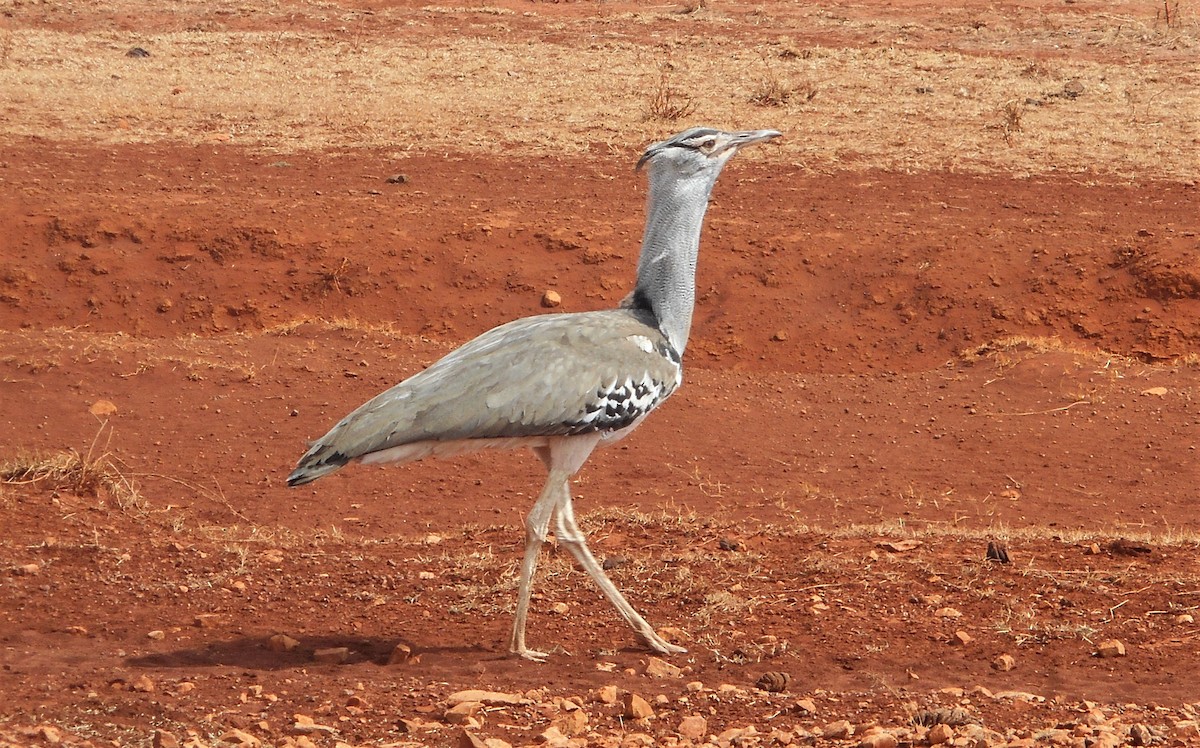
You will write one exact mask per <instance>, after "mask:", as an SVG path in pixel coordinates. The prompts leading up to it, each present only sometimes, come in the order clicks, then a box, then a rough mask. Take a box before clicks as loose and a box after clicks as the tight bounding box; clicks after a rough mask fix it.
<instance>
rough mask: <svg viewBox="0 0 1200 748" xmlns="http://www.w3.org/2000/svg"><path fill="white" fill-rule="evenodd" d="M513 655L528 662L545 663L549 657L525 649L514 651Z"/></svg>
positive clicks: (534, 650) (543, 653) (545, 654)
mask: <svg viewBox="0 0 1200 748" xmlns="http://www.w3.org/2000/svg"><path fill="white" fill-rule="evenodd" d="M513 654H515V655H516V656H518V657H520V658H522V659H525V660H529V661H530V662H545V661H546V658H547V657H549V656H550V655H549V654H547V653H545V652H539V651H537V650H536V649H529V648H527V647H521V648H520V649H514V650H513Z"/></svg>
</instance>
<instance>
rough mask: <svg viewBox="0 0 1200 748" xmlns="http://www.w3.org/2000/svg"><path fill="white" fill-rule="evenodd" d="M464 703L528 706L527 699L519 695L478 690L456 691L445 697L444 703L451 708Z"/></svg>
mask: <svg viewBox="0 0 1200 748" xmlns="http://www.w3.org/2000/svg"><path fill="white" fill-rule="evenodd" d="M464 701H478V702H479V703H480V704H484V705H486V706H514V705H518V704H528V703H529V699H527V698H525V697H524V696H522V695H521V694H519V693H504V692H503V691H484V690H481V689H478V688H469V689H467V690H465V691H456V692H455V693H452V694H450V695H449V696H447V697H446V703H447V704H450V705H451V706H453V705H454V704H461V703H463V702H464Z"/></svg>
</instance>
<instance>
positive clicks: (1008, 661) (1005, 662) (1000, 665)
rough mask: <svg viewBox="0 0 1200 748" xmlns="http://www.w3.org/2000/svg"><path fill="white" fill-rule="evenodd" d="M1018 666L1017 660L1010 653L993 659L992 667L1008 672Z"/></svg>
mask: <svg viewBox="0 0 1200 748" xmlns="http://www.w3.org/2000/svg"><path fill="white" fill-rule="evenodd" d="M1016 666H1017V660H1016V658H1014V657H1013V656H1012V655H1010V654H1002V655H1000V656H999V657H997V658H996V659H994V660H992V669H993V670H999V671H1000V672H1002V673H1007V672H1008V671H1009V670H1012V669H1013V668H1015V667H1016Z"/></svg>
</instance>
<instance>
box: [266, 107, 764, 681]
mask: <svg viewBox="0 0 1200 748" xmlns="http://www.w3.org/2000/svg"><path fill="white" fill-rule="evenodd" d="M781 134H782V133H780V132H779V131H777V130H746V131H734V132H726V131H722V130H718V129H714V128H711V127H692V128H690V129H687V130H684V131H683V132H680V133H678V134H676V135H674V136H672V137H669V138H667V139H666V140H662V141H660V142H656V143H653V144H651V145H650V146H648V147H647V148H646V149H645V151H644V152H643V154H642V156H641V158H640V159H639V160H638V162H637V166H636V167H635V171H640V170H641V169H642V168H643V167H645V169H646V172H647V174H648V181H649V192H648V196H647V201H646V224H645V230H644V233H643V236H642V245H641V254H640V256H639V259H638V264H637V279H636V283H635V285H634V288H633V291H632V292H631V293H629V295H628V296H626V297H625V298H624V300H622V301H621V303H620V304H619V305H618V306H617V307H616V308H613V309H604V310H598V311H585V312H571V313H548V314H540V315H534V316H531V317H524V318H521V319H517V320H515V321H512V322H508V323H506V324H502V325H500V326H498V327H495V328H492V329H491V330H489V331H487V332H485V333H483V334H481V335H480V336H478V337H476V338H475V339H473V340H471V341H469V342H467V343H465V344H464V345H462V346H461V347H459V348H457V349H455V350H453V351H451V352H450V353H449V354H447V355H446V356H445V357H443V358H442V359H440V360H438V361H436V362H435V363H433V364H432V365H430V366H429V367H428V368H427V369H425V370H424V371H421V372H419V373H417V374H415V375H413V376H412V377H410V378H408V379H405V380H404V381H402V382H400V383H399V384H397V385H395V386H393V387H392V388H390V389H388V390H386V391H384V392H382V393H381V394H379V395H377V396H375V397H374V398H372V399H371V400H369V401H367V402H366V403H364V404H363V405H362V406H360V407H359V408H357V409H356V410H354V411H353V412H351V413H350V414H349V415H347V416H346V417H345V418H343V419H341V420H340V421H338V422H337V424H335V425H334V426H333V428H331V429H330V430H329V432H328V433H327V434H325V435H324V436H322V437H321V438H320V439H318V440H316V441H315V442H313V443H312V444H311V445H310V447H309V449H308V451H306V452H305V453H304V455H303V456H302V457H301V458H300V460H299V462H298V463H297V465H296V467H295V469H294V470H293V471H292V473H291V474H290V475H289V476H288V479H287V484H288V485H289V486H299V485H303V484H305V483H309V482H311V481H314V480H316V479H317V478H320V477H322V476H324V475H327V474H329V473H332V472H334V471H336V470H338V469H340V468H342V467H344V466H345V465H347V464H349V463H352V462H357V463H361V464H364V465H369V464H381V463H406V462H412V461H414V460H419V459H422V458H425V457H451V456H454V455H458V454H462V453H464V452H470V451H474V450H478V449H487V448H520V447H527V448H529V449H531V450H532V451H533V452H534V453H535V454H536V455H537V456H538V457H539V458H540V459H541V461H542V463H543V464H544V465H545V468H546V472H547V477H546V482H545V485H544V487H543V488H542V490H541V493H540V494H539V495H538V498H537V500H536V501H535V502H534V504H533V508H532V509H531V510H530V512H529V514H528V516H527V517H526V519H525V551H524V557H523V560H522V562H521V569H520V577H519V580H518V585H517V602H516V609H515V612H514V616H513V629H512V635H511V637H510V640H509V650H510V652H511V653H512V654H514V655H517V656H519V657H521V658H524V659H527V660H533V661H535V662H544V661H545V660H546V659H547V658H548V657H549V655H548V654H547V653H545V652H541V651H538V650H535V649H531V648H530V647H529V646H527V644H526V639H525V626H526V620H527V617H528V614H529V602H530V596H531V594H532V585H533V578H534V574H535V572H536V569H537V563H538V556H539V553H540V550H541V547H542V545H543V544H544V543H545V542H546V538H547V535H548V533H549V530H550V525H551V522H553V523H554V536H555V538H556V540H557V541H558V543H559V544H560V545H563V546H565V547H566V548H567V550H568V551H570V553H571V554H572V556H573V557H574V558H575V560H576V561H577V562H578V564H579V565H580V566H582V567H583V569H584V570H585V571H586V572H587V573H588V575H589V576H590V577H591V578H592V579H593V580H594V581H595V582H596V584H597V585H598V586H599V587H600V590H601V591H602V592H603V593H604V595H605V597H606V598H608V600H609V602H611V603H612V605H613V606H614V607H615V608H616V610H617V612H618V613H619V614H620V615H621V617H622V618H623V619H624V620H625V621H626V622H627V623H628V624H629V625H630V626H631V627H632V628H633V630H634V631H635V632H636V633H637V635H638V636H640V637H641V639H642V641H643V642H644V643H645V644H646V646H648V647H649V648H650V649H652V650H654V651H656V652H658V653H661V654H679V653H682V652H686V650H685V649H684V648H683V647H680V646H678V645H676V644H673V643H671V642H668V641H666V640H665V639H664V638H663V637H662V636H660V635H659V634H658V633H657V632H656V631H655V630H654V628H653V627H652V626H651V625H650V624H649V623H647V622H646V619H645V618H643V617H642V616H641V615H640V614H639V613H638V612H637V611H636V610H634V608H633V606H632V605H630V604H629V602H628V601H627V600H626V599H625V596H624V595H622V594H621V592H620V590H618V589H617V587H616V585H614V584H613V582H612V581H611V580H610V579H609V578H608V575H607V574H605V572H604V569H603V567H602V566H601V565H600V564H599V563H598V562H597V561H596V558H595V556H593V555H592V552H591V550H590V549H589V548H588V545H587V540H586V538H585V537H584V534H583V533H582V532H581V531H580V529H579V526H578V525H577V524H576V521H575V513H574V509H573V507H572V500H571V488H570V481H571V479H572V477H573V476H574V475H575V474H576V473H577V472H578V471H579V470H580V468H582V467H583V465H584V463H585V462H586V461H587V459H588V457H589V456H590V455H591V454H592V451H593V450H594V449H595V448H596V447H598V446H600V445H607V444H611V443H613V442H615V441H617V440H619V439H621V438H623V437H625V436H627V435H628V434H629V433H630V432H631V431H633V430H634V429H635V428H637V426H638V425H639V424H640V423H641V422H642V421H643V420H644V419H645V418H646V416H647V415H648V414H649V413H650V412H651V411H652V410H654V409H655V408H657V407H658V406H659V405H661V404H662V403H663V401H665V400H666V399H667V398H668V397H670V395H671V394H672V393H673V392H674V391H675V390H676V388H678V387H679V385H680V383H681V381H682V375H683V354H684V350H685V349H686V347H687V343H688V337H689V334H690V331H691V324H692V312H693V308H694V305H695V290H696V262H697V256H698V254H699V249H700V234H701V228H702V225H703V220H704V214H705V212H706V210H707V208H708V204H709V198H710V196H711V194H712V190H713V185H714V184H715V183H716V180H717V176H718V175H719V174H720V173H721V170H722V168H723V167H724V166H725V164H726V163H727V162H728V161H729V159H730V158H732V157H733V155H734V154H735V153H737V152H738V151H739V150H740V149H741V148H743V147H745V146H748V145H751V144H753V143H759V142H762V141H767V140H771V139H772V138H776V137H778V136H780V135H781Z"/></svg>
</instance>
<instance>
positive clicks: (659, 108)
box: [647, 74, 696, 122]
mask: <svg viewBox="0 0 1200 748" xmlns="http://www.w3.org/2000/svg"><path fill="white" fill-rule="evenodd" d="M694 111H696V100H695V99H693V98H692V97H691V96H689V95H688V94H686V93H683V92H682V91H680V90H679V89H678V88H676V87H675V86H674V85H673V84H672V83H671V81H669V80H668V79H667V76H666V74H664V75H663V76H662V77H661V78H659V81H658V87H657V88H655V89H654V92H653V93H652V94H651V96H650V104H649V108H648V110H647V119H652V120H662V121H664V122H674V121H675V120H679V119H683V118H684V117H687V116H690V115H691V113H692V112H694Z"/></svg>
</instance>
